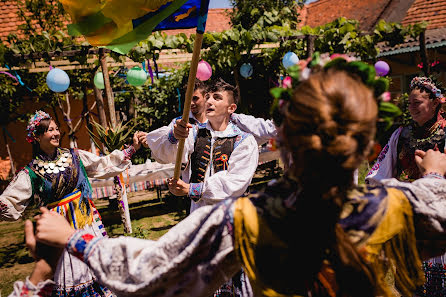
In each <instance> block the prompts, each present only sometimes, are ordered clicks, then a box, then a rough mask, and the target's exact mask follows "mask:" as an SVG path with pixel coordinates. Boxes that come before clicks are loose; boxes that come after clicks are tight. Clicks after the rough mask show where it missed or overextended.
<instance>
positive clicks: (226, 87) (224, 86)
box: [206, 78, 239, 104]
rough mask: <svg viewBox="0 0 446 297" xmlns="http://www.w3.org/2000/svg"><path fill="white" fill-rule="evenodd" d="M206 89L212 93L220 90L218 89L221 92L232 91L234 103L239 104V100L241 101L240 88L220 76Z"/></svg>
mask: <svg viewBox="0 0 446 297" xmlns="http://www.w3.org/2000/svg"><path fill="white" fill-rule="evenodd" d="M206 91H207V92H210V93H215V92H218V91H220V92H221V91H226V92H231V93H232V98H233V103H235V104H238V101H239V93H238V88H237V87H234V86H233V85H231V84H228V83H227V82H225V81H224V80H223V79H221V78H219V79H218V80H217V81H215V82H214V83H212V84H210V85H209V87H208V88H207V90H206Z"/></svg>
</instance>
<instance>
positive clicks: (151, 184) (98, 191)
mask: <svg viewBox="0 0 446 297" xmlns="http://www.w3.org/2000/svg"><path fill="white" fill-rule="evenodd" d="M162 185H167V178H163V179H155V180H147V181H140V182H134V183H131V184H130V185H126V190H127V192H138V191H144V190H150V189H153V188H155V187H158V186H162ZM112 195H113V186H105V187H93V194H92V198H93V199H99V198H105V197H110V196H112Z"/></svg>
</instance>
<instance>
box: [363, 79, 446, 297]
mask: <svg viewBox="0 0 446 297" xmlns="http://www.w3.org/2000/svg"><path fill="white" fill-rule="evenodd" d="M445 101H446V98H445V97H444V95H443V92H442V90H441V89H440V87H439V86H438V84H436V83H435V81H434V80H433V79H431V78H429V77H423V76H417V77H414V78H413V79H412V81H411V83H410V94H409V113H410V115H411V117H412V121H411V123H410V125H408V126H404V127H399V128H398V129H397V130H395V132H394V133H393V134H392V136H391V137H390V140H389V142H388V143H387V145H386V146H385V147H384V149H383V150H382V151H381V153H380V154H379V156H378V159H377V161H376V162H375V164H374V165H373V167H372V169H371V170H370V172H369V173H368V174H367V176H366V182H367V183H369V184H374V183H376V181H378V180H381V179H385V178H391V177H396V178H398V179H399V180H402V181H413V180H415V179H417V178H420V177H421V176H422V173H421V172H420V170H419V169H418V166H417V165H416V162H415V151H416V150H422V151H427V150H429V149H432V150H438V151H440V152H442V153H444V152H445V146H446V142H445V140H446V133H445V132H446V120H445V119H444V118H443V116H442V110H441V105H442V103H445ZM444 257H445V256H444V255H443V256H440V257H436V258H433V259H429V260H428V261H426V262H424V263H423V268H424V271H425V273H426V276H427V281H426V283H425V284H424V285H423V286H422V287H421V288H420V289H419V292H418V293H417V295H419V296H446V279H445V278H444V276H445V275H446V269H445V265H446V261H445V260H444Z"/></svg>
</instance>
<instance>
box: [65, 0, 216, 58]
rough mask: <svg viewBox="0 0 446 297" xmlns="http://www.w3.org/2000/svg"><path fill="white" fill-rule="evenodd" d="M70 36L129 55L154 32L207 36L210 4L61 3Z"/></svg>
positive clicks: (165, 0) (147, 0)
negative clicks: (177, 31) (67, 17)
mask: <svg viewBox="0 0 446 297" xmlns="http://www.w3.org/2000/svg"><path fill="white" fill-rule="evenodd" d="M61 2H62V4H63V6H64V9H65V10H66V11H67V12H68V14H69V15H70V17H71V21H72V24H70V25H68V33H69V34H70V35H73V36H80V35H83V36H84V37H85V38H86V39H87V40H88V42H89V43H90V44H91V45H93V46H100V47H106V48H109V49H110V50H112V51H115V52H118V53H121V54H126V53H127V52H128V51H129V50H130V49H132V47H134V46H135V45H136V44H137V43H138V42H140V41H141V40H144V39H146V38H147V37H148V36H149V35H150V34H151V33H152V32H153V31H157V30H170V29H185V28H195V27H196V28H197V33H204V30H205V26H206V18H207V12H208V7H209V0H126V1H123V0H108V1H97V0H61Z"/></svg>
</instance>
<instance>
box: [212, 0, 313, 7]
mask: <svg viewBox="0 0 446 297" xmlns="http://www.w3.org/2000/svg"><path fill="white" fill-rule="evenodd" d="M314 1H317V0H307V2H306V3H311V2H314ZM228 7H231V2H230V1H229V0H210V1H209V8H228Z"/></svg>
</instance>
